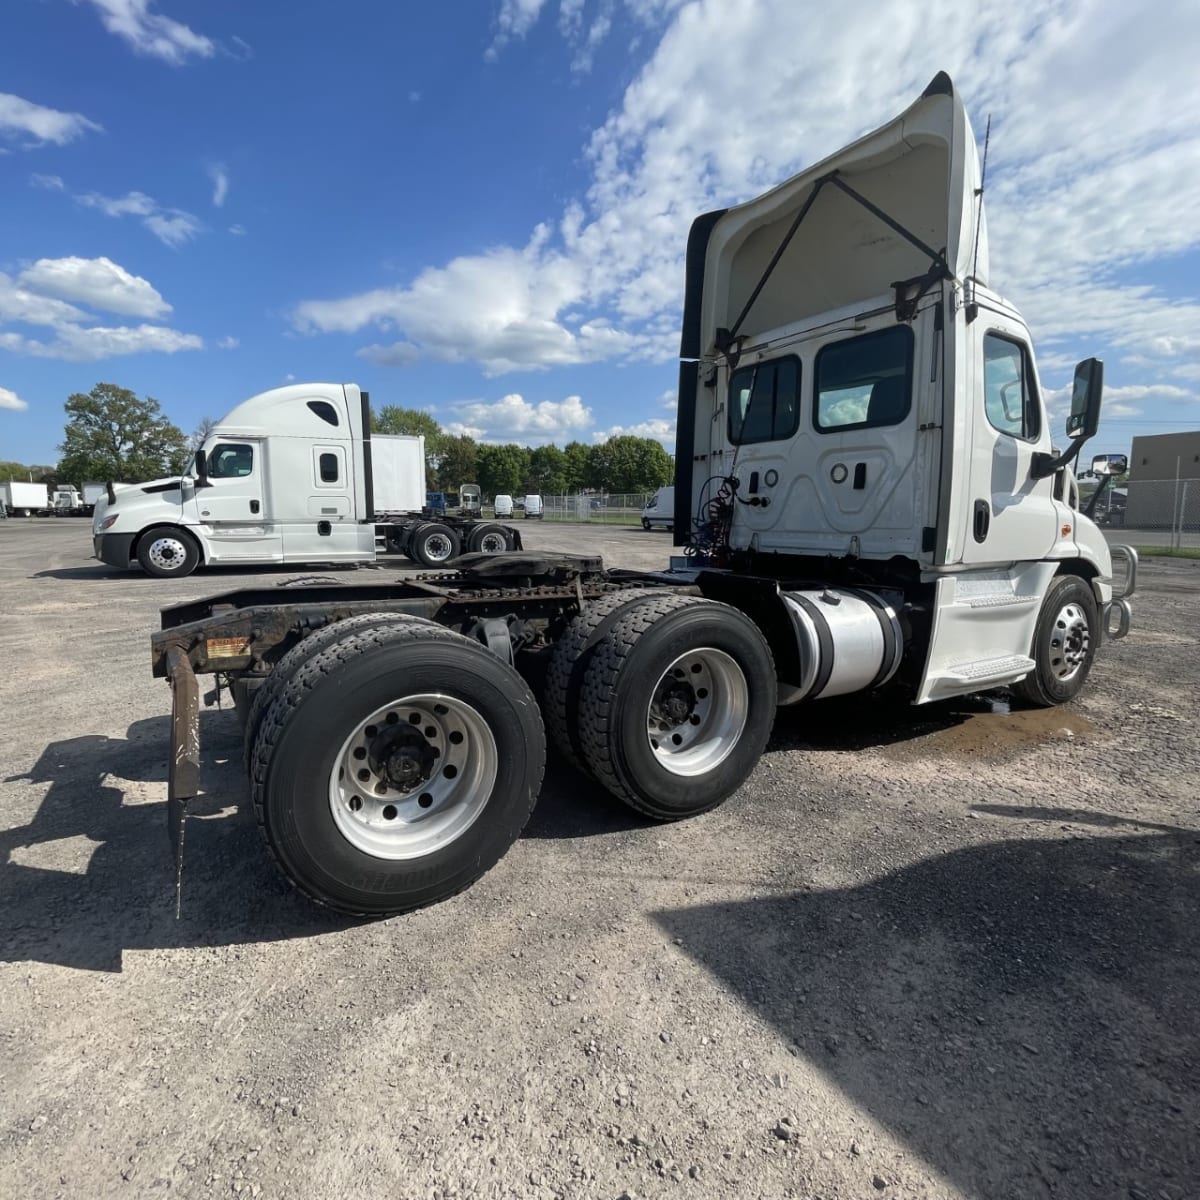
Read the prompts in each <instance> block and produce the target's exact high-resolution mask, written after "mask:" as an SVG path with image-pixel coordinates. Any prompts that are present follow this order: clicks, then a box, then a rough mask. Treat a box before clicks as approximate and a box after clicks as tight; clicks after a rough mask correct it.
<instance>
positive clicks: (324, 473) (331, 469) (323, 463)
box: [318, 454, 338, 483]
mask: <svg viewBox="0 0 1200 1200" xmlns="http://www.w3.org/2000/svg"><path fill="white" fill-rule="evenodd" d="M318 467H319V470H320V472H321V482H322V483H337V481H338V456H337V455H336V454H322V455H321V457H320V459H319V460H318Z"/></svg>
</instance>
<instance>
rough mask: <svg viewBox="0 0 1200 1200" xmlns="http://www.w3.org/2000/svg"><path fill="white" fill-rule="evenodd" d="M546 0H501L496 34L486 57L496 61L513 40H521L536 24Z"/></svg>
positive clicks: (485, 54)
mask: <svg viewBox="0 0 1200 1200" xmlns="http://www.w3.org/2000/svg"><path fill="white" fill-rule="evenodd" d="M545 3H546V0H501V4H500V12H499V14H498V15H497V17H496V36H495V38H494V39H493V40H492V44H491V45H490V46H489V47H488V48H487V51H486V52H485V53H484V58H485V59H487V60H488V61H489V62H494V61H495V59H496V57H497V56H498V54H499V52H500V51H501V50H502V49H503V48H504V46H505V45H506V44H507V43H508V42H509V41H512V40H514V39H515V40H518V41H519V40H520V39H521V38H523V37H524V36H525V35H526V34H527V33H528V32H529V31H530V30H531V29H532V28H533V26H534V24H535V23H536V21H537V19H538V14H539V13H541V11H542V6H543V5H544V4H545Z"/></svg>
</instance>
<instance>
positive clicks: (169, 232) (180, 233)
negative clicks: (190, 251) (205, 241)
mask: <svg viewBox="0 0 1200 1200" xmlns="http://www.w3.org/2000/svg"><path fill="white" fill-rule="evenodd" d="M142 224H143V225H145V226H146V228H147V229H148V230H150V232H151V233H152V234H154V236H155V237H156V238H158V240H159V241H160V242H162V243H164V244H165V245H167V246H170V247H171V248H172V249H176V248H178V247H179V246H182V245H184V244H186V243H187V242H190V241H191V240H192V239H193V238H194V237H195V236H196V235H197V234H198V233H199V232H200V230H201V229H202V228H203V226H201V224H200V222H199V221H197V220H196V218H195V217H193V216H192V214H191V213H186V212H181V211H180V210H179V209H174V208H173V209H170V210H168V211H167V212H161V213H155V214H154V215H153V216H152V217H147V218H146V219H145V220H144V221H143V222H142Z"/></svg>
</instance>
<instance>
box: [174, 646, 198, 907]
mask: <svg viewBox="0 0 1200 1200" xmlns="http://www.w3.org/2000/svg"><path fill="white" fill-rule="evenodd" d="M167 678H168V679H169V680H170V682H171V760H170V770H169V772H168V776H167V833H168V834H169V835H170V838H171V850H172V853H173V854H174V856H175V919H176V920H178V919H179V914H180V907H181V902H182V894H183V828H184V823H185V821H186V820H187V808H188V803H189V802H190V801H192V800H194V799H195V798H196V796H197V795H199V793H200V685H199V683H198V682H197V680H196V673H195V672H194V671H193V670H192V664H191V661H190V660H189V659H188V656H187V655H186V654H184V652H183V651H182V650H180V649H179V647H178V646H172V647H170V649H168V650H167Z"/></svg>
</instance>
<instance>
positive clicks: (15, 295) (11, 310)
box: [0, 272, 87, 326]
mask: <svg viewBox="0 0 1200 1200" xmlns="http://www.w3.org/2000/svg"><path fill="white" fill-rule="evenodd" d="M86 320H87V314H86V313H85V312H84V311H83V310H82V309H79V308H76V307H75V306H74V305H73V304H66V303H64V302H63V301H62V300H54V299H51V298H50V297H48V296H39V295H38V294H37V293H36V292H32V291H30V290H29V289H28V288H26V287H22V286H21V284H20V283H18V282H16V281H15V280H13V279H10V278H9V277H8V276H7V275H5V274H4V273H3V272H0V322H8V321H15V322H19V323H20V324H23V325H51V326H53V325H63V324H69V323H71V322H74V321H86Z"/></svg>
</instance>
